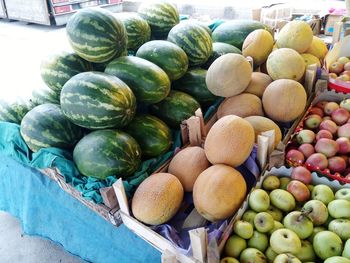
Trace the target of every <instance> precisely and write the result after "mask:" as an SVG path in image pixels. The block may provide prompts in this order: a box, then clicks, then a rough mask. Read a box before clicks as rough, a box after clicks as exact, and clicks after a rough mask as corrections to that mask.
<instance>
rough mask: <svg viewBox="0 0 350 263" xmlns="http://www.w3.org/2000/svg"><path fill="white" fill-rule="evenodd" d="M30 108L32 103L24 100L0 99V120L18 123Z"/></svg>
mask: <svg viewBox="0 0 350 263" xmlns="http://www.w3.org/2000/svg"><path fill="white" fill-rule="evenodd" d="M31 109H32V105H31V104H30V103H28V102H26V101H25V100H22V99H20V100H16V101H13V102H7V101H5V100H0V121H6V122H12V123H17V124H20V123H21V121H22V119H23V117H24V115H26V114H27V112H28V111H29V110H31Z"/></svg>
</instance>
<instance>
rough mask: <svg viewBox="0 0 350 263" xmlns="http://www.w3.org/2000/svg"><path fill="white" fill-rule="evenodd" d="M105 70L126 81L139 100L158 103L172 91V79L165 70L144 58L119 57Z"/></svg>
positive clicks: (146, 102)
mask: <svg viewBox="0 0 350 263" xmlns="http://www.w3.org/2000/svg"><path fill="white" fill-rule="evenodd" d="M105 72H106V73H107V74H110V75H113V76H116V77H118V78H120V79H121V80H122V81H124V82H125V83H126V84H127V85H128V86H129V87H130V88H131V89H132V91H133V92H134V94H135V96H136V99H137V102H143V103H145V104H153V103H157V102H159V101H161V100H163V99H164V98H165V97H166V96H168V94H169V91H170V80H169V78H168V76H167V74H166V73H165V72H164V70H162V69H161V68H160V67H158V66H157V65H155V64H153V63H152V62H149V61H147V60H145V59H142V58H138V57H131V56H129V57H120V58H117V59H115V60H113V61H112V62H111V63H109V64H108V65H107V67H106V70H105Z"/></svg>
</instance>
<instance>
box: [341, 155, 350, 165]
mask: <svg viewBox="0 0 350 263" xmlns="http://www.w3.org/2000/svg"><path fill="white" fill-rule="evenodd" d="M339 157H341V158H343V159H344V161H345V163H346V164H348V163H349V156H347V155H339Z"/></svg>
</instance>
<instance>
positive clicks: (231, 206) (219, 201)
mask: <svg viewBox="0 0 350 263" xmlns="http://www.w3.org/2000/svg"><path fill="white" fill-rule="evenodd" d="M246 192H247V185H246V182H245V180H244V178H243V176H242V175H241V173H240V172H238V171H237V170H236V169H234V168H232V167H230V166H227V165H223V164H217V165H213V166H211V167H209V168H208V169H206V170H205V171H203V172H202V173H201V174H200V175H199V176H198V178H197V180H196V182H195V184H194V187H193V201H194V206H195V208H196V209H197V211H198V213H199V214H201V215H202V216H203V217H204V218H205V219H207V220H209V221H211V222H215V221H218V220H222V219H225V218H228V217H230V216H231V215H233V214H234V213H235V212H236V211H237V210H238V209H239V207H240V206H241V205H242V203H243V201H244V199H245V196H246Z"/></svg>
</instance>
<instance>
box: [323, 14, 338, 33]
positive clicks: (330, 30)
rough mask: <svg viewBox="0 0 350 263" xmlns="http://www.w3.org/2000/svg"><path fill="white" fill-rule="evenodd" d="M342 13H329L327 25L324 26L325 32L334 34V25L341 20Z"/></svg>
mask: <svg viewBox="0 0 350 263" xmlns="http://www.w3.org/2000/svg"><path fill="white" fill-rule="evenodd" d="M341 19H342V15H328V17H327V21H326V26H325V28H324V34H325V35H327V36H332V35H333V32H334V25H335V23H336V22H340V21H341Z"/></svg>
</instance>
